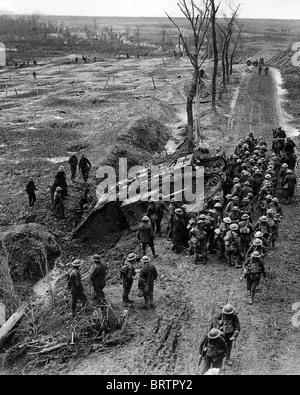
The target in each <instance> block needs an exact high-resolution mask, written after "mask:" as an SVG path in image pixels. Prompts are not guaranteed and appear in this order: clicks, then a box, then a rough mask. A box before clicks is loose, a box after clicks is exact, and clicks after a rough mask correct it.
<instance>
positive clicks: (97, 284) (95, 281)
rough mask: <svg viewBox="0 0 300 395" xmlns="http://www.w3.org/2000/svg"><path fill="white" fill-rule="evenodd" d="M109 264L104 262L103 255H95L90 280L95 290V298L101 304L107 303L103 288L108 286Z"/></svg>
mask: <svg viewBox="0 0 300 395" xmlns="http://www.w3.org/2000/svg"><path fill="white" fill-rule="evenodd" d="M106 274H107V265H106V263H104V262H102V260H101V256H100V255H98V254H95V255H94V256H93V267H92V273H91V275H90V280H91V283H92V286H93V290H94V300H95V301H96V302H98V303H99V304H102V303H106V300H105V294H104V291H103V289H104V288H105V286H106Z"/></svg>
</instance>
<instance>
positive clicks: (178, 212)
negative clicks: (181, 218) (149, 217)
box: [175, 208, 183, 215]
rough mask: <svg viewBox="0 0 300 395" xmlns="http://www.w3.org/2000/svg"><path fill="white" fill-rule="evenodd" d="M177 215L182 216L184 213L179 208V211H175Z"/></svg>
mask: <svg viewBox="0 0 300 395" xmlns="http://www.w3.org/2000/svg"><path fill="white" fill-rule="evenodd" d="M175 213H176V214H178V215H182V214H183V211H182V210H181V208H177V209H176V210H175Z"/></svg>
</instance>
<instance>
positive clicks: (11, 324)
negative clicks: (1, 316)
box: [0, 303, 27, 347]
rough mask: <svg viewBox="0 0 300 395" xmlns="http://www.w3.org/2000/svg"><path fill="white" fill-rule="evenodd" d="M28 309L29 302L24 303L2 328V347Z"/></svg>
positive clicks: (0, 336)
mask: <svg viewBox="0 0 300 395" xmlns="http://www.w3.org/2000/svg"><path fill="white" fill-rule="evenodd" d="M26 309H27V303H23V304H22V305H21V307H20V308H19V309H18V310H17V311H16V312H15V313H14V314H13V315H12V316H11V317H10V318H9V319H8V320H7V321H6V322H5V324H4V325H3V326H2V327H1V328H0V347H2V346H3V344H4V343H5V342H6V340H7V338H8V336H9V335H10V333H11V331H12V330H13V329H14V327H15V326H16V325H17V324H18V323H19V322H20V320H21V319H22V317H23V316H24V314H25V312H26Z"/></svg>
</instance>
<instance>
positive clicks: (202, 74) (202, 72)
mask: <svg viewBox="0 0 300 395" xmlns="http://www.w3.org/2000/svg"><path fill="white" fill-rule="evenodd" d="M204 74H205V72H204V70H203V69H201V70H200V78H204Z"/></svg>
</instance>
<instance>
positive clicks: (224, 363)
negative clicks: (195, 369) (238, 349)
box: [220, 356, 227, 375]
mask: <svg viewBox="0 0 300 395" xmlns="http://www.w3.org/2000/svg"><path fill="white" fill-rule="evenodd" d="M226 360H227V357H226V356H225V357H224V358H223V361H222V366H221V369H220V374H222V375H225V367H226Z"/></svg>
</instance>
